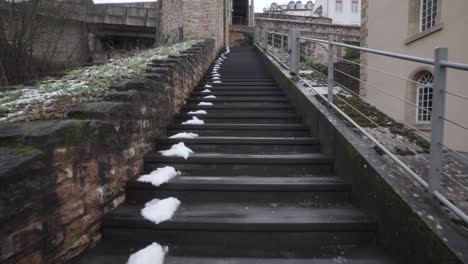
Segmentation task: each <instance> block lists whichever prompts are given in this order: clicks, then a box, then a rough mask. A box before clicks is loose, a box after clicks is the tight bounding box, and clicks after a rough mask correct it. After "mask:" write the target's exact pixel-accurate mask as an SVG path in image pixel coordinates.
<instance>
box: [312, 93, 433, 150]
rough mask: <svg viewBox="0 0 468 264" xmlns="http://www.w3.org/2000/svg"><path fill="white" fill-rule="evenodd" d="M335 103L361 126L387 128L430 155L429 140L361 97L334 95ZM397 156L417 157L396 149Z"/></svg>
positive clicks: (318, 97) (348, 124)
mask: <svg viewBox="0 0 468 264" xmlns="http://www.w3.org/2000/svg"><path fill="white" fill-rule="evenodd" d="M338 97H339V98H338ZM315 98H317V100H318V101H319V102H320V103H322V104H324V105H326V102H325V101H324V100H323V99H322V97H321V96H319V95H316V96H315ZM343 100H344V101H346V102H347V103H345V102H343ZM333 102H334V104H335V105H336V106H338V108H340V109H341V110H342V111H343V112H345V113H346V114H347V115H348V116H349V117H351V118H352V119H353V120H354V121H356V123H358V124H359V125H360V126H362V127H368V128H375V127H377V126H380V127H386V128H388V129H389V131H390V132H391V133H393V134H395V135H400V136H402V137H405V138H407V139H408V140H409V141H410V142H412V143H414V144H416V145H417V146H419V147H420V148H421V149H422V151H420V153H429V151H430V143H429V142H428V141H427V140H425V139H424V138H422V137H420V136H418V135H417V134H415V133H414V132H413V131H411V130H409V129H407V128H406V127H405V126H404V125H403V124H401V123H398V122H395V121H394V120H393V119H391V118H390V117H389V116H387V115H386V114H384V113H383V112H381V111H379V110H378V109H377V108H375V107H374V106H372V105H370V104H368V103H366V102H364V101H363V100H361V99H360V98H359V97H357V96H351V97H349V98H344V97H341V96H340V95H334V96H333ZM350 105H351V106H352V107H351V106H350ZM353 108H354V109H353ZM356 110H357V111H356ZM334 112H335V114H336V115H338V116H339V117H340V119H342V120H343V121H344V122H345V123H346V125H347V126H350V127H351V124H350V123H349V122H348V121H347V120H346V119H345V118H344V117H343V116H342V115H340V114H338V113H337V112H336V111H334ZM361 113H362V114H361ZM363 114H364V116H363ZM369 119H371V120H372V121H370V120H369ZM378 153H379V152H378ZM395 154H399V155H405V156H406V155H415V153H414V152H412V151H410V150H408V149H396V151H395ZM379 155H380V153H379Z"/></svg>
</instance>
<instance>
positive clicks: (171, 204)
mask: <svg viewBox="0 0 468 264" xmlns="http://www.w3.org/2000/svg"><path fill="white" fill-rule="evenodd" d="M179 205H180V201H179V200H178V199H177V198H174V197H170V198H166V199H163V200H160V199H153V200H151V201H149V202H147V203H146V204H145V207H144V208H143V209H141V215H142V216H143V217H144V218H145V219H147V220H149V221H151V222H153V223H155V224H159V223H161V222H164V221H167V220H170V219H171V218H172V216H173V215H174V213H175V211H177V208H178V207H179Z"/></svg>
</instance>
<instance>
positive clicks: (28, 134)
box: [0, 40, 217, 264]
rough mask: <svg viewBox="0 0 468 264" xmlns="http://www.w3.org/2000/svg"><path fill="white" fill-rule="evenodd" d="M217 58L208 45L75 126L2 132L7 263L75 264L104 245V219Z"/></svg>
mask: <svg viewBox="0 0 468 264" xmlns="http://www.w3.org/2000/svg"><path fill="white" fill-rule="evenodd" d="M216 54H217V49H215V42H214V41H213V40H207V41H205V42H203V43H200V44H198V45H196V46H194V47H192V48H191V49H189V50H188V51H186V52H183V53H182V54H181V55H179V56H174V57H170V58H169V59H167V60H164V61H154V62H153V64H152V67H151V68H149V69H148V72H147V73H146V74H144V75H142V76H141V77H140V78H138V79H134V80H125V81H120V82H118V83H115V84H114V85H113V86H112V90H111V92H110V93H109V95H108V97H107V99H106V100H105V101H103V102H93V103H83V104H79V105H76V106H75V107H74V108H73V109H72V110H71V111H70V112H69V113H68V116H69V119H65V120H49V121H34V122H27V123H13V124H9V125H7V126H3V127H0V250H1V251H0V263H15V264H17V263H19V264H21V263H68V262H69V260H70V259H71V258H73V257H75V256H77V255H78V254H80V253H81V252H82V251H83V250H85V249H87V248H90V247H92V246H93V245H95V244H96V242H97V241H99V239H100V238H101V233H100V227H101V226H100V225H101V224H100V223H101V218H102V217H103V215H104V214H105V213H107V212H109V211H111V210H112V209H114V208H115V207H116V206H118V205H119V204H121V203H122V202H123V201H124V200H125V193H124V190H125V185H126V182H127V181H128V180H129V179H130V178H132V177H134V176H136V175H137V174H138V173H140V172H141V171H142V167H143V157H144V155H145V154H146V153H147V152H148V151H150V150H151V149H152V146H153V142H154V140H155V138H157V137H158V136H160V135H162V134H163V133H164V131H165V127H166V126H167V125H168V124H169V122H170V121H171V120H172V116H173V115H174V114H175V113H176V112H178V111H179V109H180V107H181V105H182V104H183V103H184V101H185V99H186V98H187V97H188V95H189V94H190V92H191V90H192V89H193V87H195V85H196V84H197V83H198V82H199V80H200V79H201V78H202V76H203V74H204V72H205V71H206V70H207V69H208V67H209V65H210V64H211V63H212V61H213V60H214V58H215V56H216Z"/></svg>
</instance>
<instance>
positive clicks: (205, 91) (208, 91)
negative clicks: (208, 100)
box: [201, 85, 212, 93]
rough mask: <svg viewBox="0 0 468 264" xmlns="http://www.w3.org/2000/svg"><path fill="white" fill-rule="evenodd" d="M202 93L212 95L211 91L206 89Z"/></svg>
mask: <svg viewBox="0 0 468 264" xmlns="http://www.w3.org/2000/svg"><path fill="white" fill-rule="evenodd" d="M210 87H212V86H211V85H210ZM201 92H202V93H211V91H210V89H205V90H203V91H201Z"/></svg>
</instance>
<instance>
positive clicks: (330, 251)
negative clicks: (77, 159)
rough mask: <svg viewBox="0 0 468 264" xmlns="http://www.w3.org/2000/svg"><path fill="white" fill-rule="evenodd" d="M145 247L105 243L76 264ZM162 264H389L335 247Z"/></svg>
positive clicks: (105, 263)
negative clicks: (307, 254)
mask: <svg viewBox="0 0 468 264" xmlns="http://www.w3.org/2000/svg"><path fill="white" fill-rule="evenodd" d="M148 245H149V244H148V243H144V242H136V243H134V244H132V245H129V244H128V243H116V242H112V241H106V242H104V243H102V244H100V245H98V246H97V247H96V248H94V249H92V250H90V251H89V252H87V254H86V255H84V256H82V257H81V258H80V259H79V260H77V262H73V263H77V264H116V263H126V262H127V261H128V258H129V256H130V255H131V254H133V253H135V252H137V251H138V250H140V249H142V248H145V247H146V246H148ZM164 263H165V264H338V263H349V264H391V263H394V262H392V261H391V260H390V259H389V258H388V256H386V254H385V253H384V252H382V251H381V250H379V249H377V248H375V247H373V246H365V245H361V246H354V247H353V246H347V247H344V246H341V247H340V246H337V247H329V248H326V249H324V250H323V252H320V253H317V254H316V255H313V256H310V257H308V258H294V256H291V255H285V256H281V257H276V258H260V257H251V258H246V257H229V256H227V257H226V256H223V257H200V256H185V257H184V256H174V255H173V253H172V250H171V248H169V252H168V255H167V256H166V258H165V259H164Z"/></svg>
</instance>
